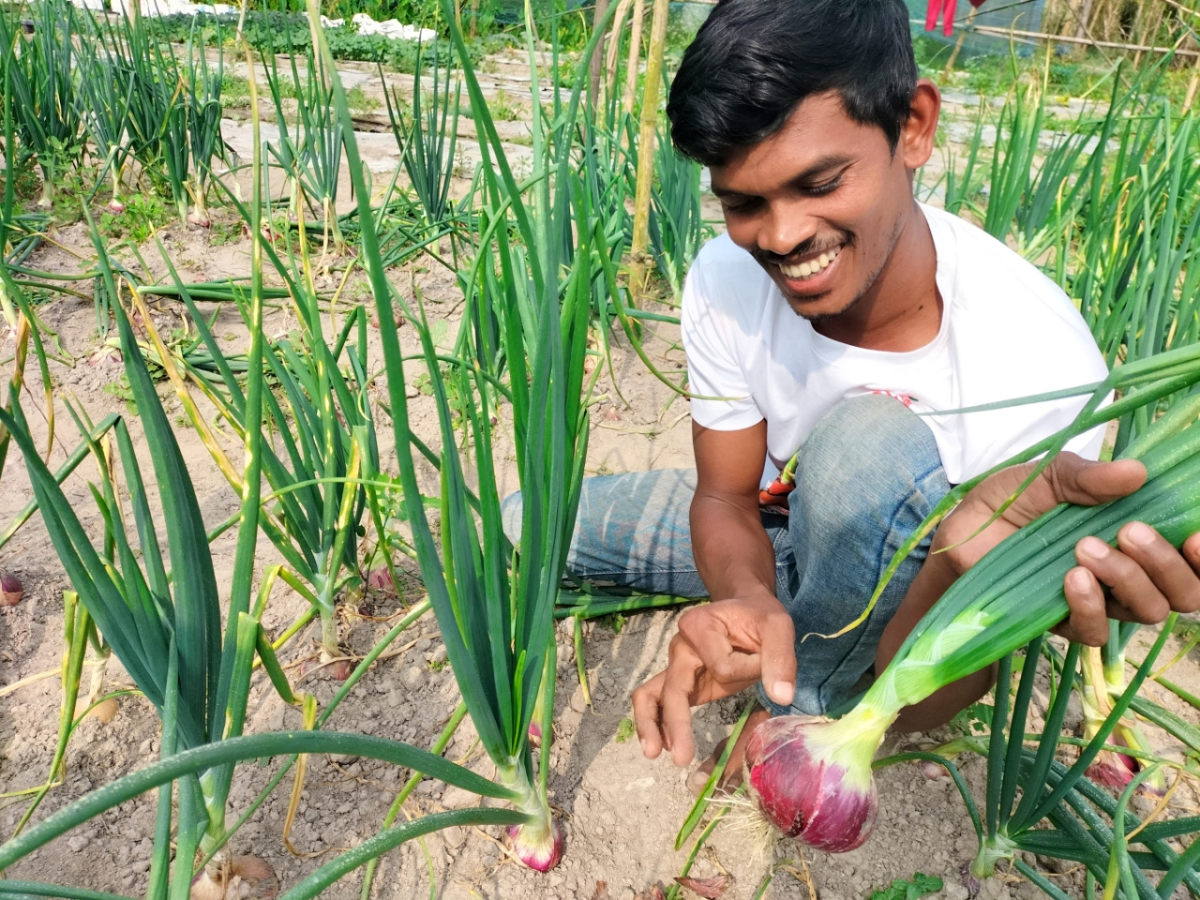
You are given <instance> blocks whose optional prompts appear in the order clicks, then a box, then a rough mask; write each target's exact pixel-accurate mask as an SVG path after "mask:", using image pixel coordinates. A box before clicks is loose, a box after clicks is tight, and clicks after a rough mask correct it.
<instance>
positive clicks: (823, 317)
mask: <svg viewBox="0 0 1200 900" xmlns="http://www.w3.org/2000/svg"><path fill="white" fill-rule="evenodd" d="M783 297H784V299H785V300H786V301H787V305H788V306H790V307H791V309H792V312H794V313H795V314H796V315H798V316H800V318H802V319H805V320H806V321H808V322H811V323H814V324H815V323H817V322H824V321H827V320H829V319H836V318H837V317H838V316H841V315H844V314H845V313H847V312H849V310H850V309H851V308H852V307H853V306H854V304H855V303H857V302H858V298H854V299H851V300H849V301H842V302H839V301H838V299H837V297H836V294H835V292H833V291H828V292H826V293H824V294H819V295H817V296H815V297H807V296H806V297H795V296H788V295H787V294H786V293H785V294H784V295H783Z"/></svg>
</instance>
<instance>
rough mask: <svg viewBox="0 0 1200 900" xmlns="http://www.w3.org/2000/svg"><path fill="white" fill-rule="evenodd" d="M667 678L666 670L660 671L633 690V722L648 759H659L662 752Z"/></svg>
mask: <svg viewBox="0 0 1200 900" xmlns="http://www.w3.org/2000/svg"><path fill="white" fill-rule="evenodd" d="M666 678H667V673H666V672H659V673H658V674H657V675H655V676H654V677H653V678H651V679H650V680H649V681H647V682H646V683H645V684H643V685H642V686H641V687H639V688H638V689H637V690H635V691H634V692H633V724H634V727H635V728H636V729H637V735H638V741H639V742H640V743H641V745H642V755H644V756H645V757H646V759H657V758H658V754H660V753H661V752H662V747H663V738H662V729H661V728H660V726H659V722H660V720H661V716H660V712H661V708H662V690H663V684H664V682H665V681H666Z"/></svg>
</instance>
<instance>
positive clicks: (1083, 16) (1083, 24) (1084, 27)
mask: <svg viewBox="0 0 1200 900" xmlns="http://www.w3.org/2000/svg"><path fill="white" fill-rule="evenodd" d="M1068 7H1069V8H1070V10H1071V12H1073V13H1074V12H1075V7H1074V6H1073V5H1071V4H1068ZM1091 17H1092V0H1083V9H1082V10H1081V11H1080V12H1078V13H1075V18H1076V20H1077V21H1078V23H1079V27H1078V28H1077V29H1076V30H1075V37H1077V38H1090V37H1091V36H1092V35H1091V32H1089V31H1088V19H1090V18H1091Z"/></svg>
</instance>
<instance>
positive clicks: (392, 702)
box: [387, 691, 404, 709]
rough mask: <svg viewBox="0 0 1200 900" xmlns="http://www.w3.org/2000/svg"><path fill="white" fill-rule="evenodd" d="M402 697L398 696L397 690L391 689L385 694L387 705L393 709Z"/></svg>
mask: <svg viewBox="0 0 1200 900" xmlns="http://www.w3.org/2000/svg"><path fill="white" fill-rule="evenodd" d="M403 699H404V698H403V697H401V696H400V692H399V691H392V692H391V693H390V694H388V696H387V705H388V706H390V707H391V708H392V709H395V708H396V707H397V706H399V705H400V703H401V701H402V700H403Z"/></svg>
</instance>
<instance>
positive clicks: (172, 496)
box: [0, 255, 262, 884]
mask: <svg viewBox="0 0 1200 900" xmlns="http://www.w3.org/2000/svg"><path fill="white" fill-rule="evenodd" d="M101 262H102V266H103V265H105V263H104V257H103V255H102V256H101ZM108 275H109V277H111V272H110V273H108ZM117 324H118V329H119V331H120V335H121V344H122V353H123V356H124V359H125V371H126V375H127V376H128V378H129V383H130V388H131V390H132V393H133V397H134V399H135V401H136V402H137V404H138V409H139V414H140V417H141V421H142V423H143V426H144V427H145V430H146V434H147V441H148V443H149V444H150V446H151V448H152V451H153V452H152V453H151V456H152V464H153V470H154V472H155V475H156V479H157V481H158V489H159V494H160V497H161V504H162V519H161V521H162V524H163V527H164V528H165V532H166V539H167V549H166V551H165V552H164V550H163V548H162V547H161V545H160V543H159V537H158V532H157V526H156V524H155V517H154V515H153V513H152V512H151V509H150V505H149V501H148V499H147V494H146V489H145V485H144V482H143V480H142V471H143V466H144V464H143V463H142V462H141V461H139V459H138V458H137V455H136V453H135V451H134V449H133V443H132V440H131V438H130V436H129V431H128V429H127V428H126V426H125V424H124V422H123V421H120V420H118V421H117V423H116V424H115V426H114V435H115V438H116V443H117V449H118V456H119V458H120V461H121V466H122V472H123V475H124V480H125V485H126V491H127V494H128V496H127V497H125V498H122V497H121V496H119V494H118V489H117V484H116V481H115V479H113V478H109V477H102V479H101V487H100V488H99V489H96V488H93V498H94V500H95V503H96V506H97V508H98V509H99V511H100V514H101V516H102V518H103V521H104V523H105V536H106V540H105V545H106V552H105V553H104V554H103V555H102V554H101V553H99V552H97V551H96V549H95V548H94V547H93V546H92V544H91V542H90V540H89V539H88V536H87V533H86V531H85V530H84V528H83V526H82V525H81V524H80V522H79V519H78V517H77V515H76V513H75V511H74V509H73V508H72V505H71V503H70V502H69V501H68V500H67V498H66V496H65V495H64V494H63V492H62V489H61V488H60V487H59V486H58V483H57V481H56V480H55V478H54V477H53V476H52V475H51V473H50V472H49V470H48V469H47V468H46V467H45V465H44V463H42V462H41V460H40V459H39V458H38V456H37V453H36V451H35V449H34V447H33V442H32V437H31V435H30V433H29V431H28V426H27V425H26V423H25V420H24V416H23V414H22V413H21V411H20V405H19V403H17V402H16V398H15V397H14V398H13V411H12V413H11V414H9V413H5V412H2V411H0V422H3V424H4V425H5V426H6V427H7V428H9V429H10V430H11V431H12V434H13V439H14V440H15V441H16V443H17V444H18V446H19V447H20V448H21V451H22V453H23V455H24V457H25V462H26V466H27V468H28V469H29V472H30V479H31V481H32V482H33V486H34V492H35V495H36V496H37V499H38V503H39V506H40V508H41V511H42V517H43V520H44V521H45V523H46V527H47V530H48V531H49V533H50V536H51V540H52V541H53V543H54V546H55V549H56V551H57V552H58V554H59V558H60V559H61V560H62V562H63V565H64V567H65V568H66V570H67V574H68V577H69V578H70V579H71V582H72V585H73V586H74V588H75V590H76V592H77V593H78V595H79V599H80V602H81V603H82V604H83V606H84V608H85V609H87V611H88V612H89V614H90V615H91V617H92V618H93V619H94V620H95V622H96V624H97V626H98V627H99V629H100V631H101V632H102V633H103V634H104V636H105V638H106V639H107V640H108V642H109V643H110V644H111V646H112V648H113V652H115V653H116V655H117V658H118V659H120V660H121V663H122V665H124V666H125V668H126V670H127V671H128V672H129V674H130V677H131V678H132V679H133V681H134V683H135V684H137V686H138V689H139V690H140V691H141V692H142V693H143V694H145V696H146V697H147V698H148V699H149V700H150V701H151V702H152V703H154V705H155V707H156V708H157V709H158V710H159V712H160V715H162V716H163V717H164V720H166V719H170V720H171V733H170V734H166V735H164V737H165V738H166V739H165V740H164V748H166V747H168V746H170V747H174V748H177V749H180V750H185V749H190V748H196V747H203V746H204V745H206V744H211V743H214V742H219V741H220V740H222V738H224V737H228V736H236V735H237V734H239V733H240V732H241V728H242V724H243V722H244V720H245V711H246V698H247V693H248V690H249V681H250V669H251V665H252V664H253V661H254V653H255V648H256V644H258V643H260V642H259V641H258V635H259V628H260V626H259V623H258V616H259V615H261V612H262V611H261V609H259V610H257V615H251V614H249V613H250V611H249V591H250V584H249V582H250V574H251V573H250V570H249V568H248V566H249V565H251V564H252V563H253V551H254V546H255V534H256V531H257V528H256V519H257V515H258V513H257V510H258V506H257V501H258V497H257V493H255V494H254V496H253V497H252V498H251V499H252V500H253V504H251V503H246V504H244V506H243V519H244V523H243V524H244V528H243V531H242V532H241V538H240V540H239V547H238V561H237V563H235V569H236V570H237V571H236V572H235V577H234V580H233V585H234V588H233V591H234V595H233V597H232V598H231V601H230V604H231V605H230V610H229V617H228V626H227V628H226V629H225V634H224V637H222V625H221V618H222V617H221V605H220V601H219V596H218V589H217V584H216V578H215V575H214V573H213V566H212V557H211V554H210V552H209V549H208V541H207V537H206V535H205V530H204V523H203V521H202V520H201V518H200V510H199V505H198V503H197V501H196V496H195V491H194V489H193V487H192V483H191V479H190V477H189V476H188V473H187V469H186V467H185V466H184V463H183V457H182V454H181V453H180V450H179V447H178V444H177V443H176V441H175V438H174V435H173V434H172V432H171V430H170V426H169V425H168V422H167V417H166V414H165V412H164V411H163V408H162V405H161V402H160V401H159V399H158V396H157V394H156V392H155V390H154V385H153V383H152V381H151V379H150V374H149V371H148V370H147V368H146V364H145V361H144V359H143V358H142V355H141V352H140V351H139V349H138V347H137V343H136V341H135V340H134V337H133V332H132V329H131V327H130V323H129V321H128V317H127V316H126V315H125V314H124V312H123V310H121V311H119V313H118V315H117ZM251 383H252V384H255V383H258V384H261V376H260V377H259V378H258V379H252V382H251ZM256 390H257V391H258V392H259V393H261V388H257V389H256ZM94 450H95V452H96V453H97V454H99V452H100V451H99V449H98V448H94ZM101 472H102V475H104V474H105V473H106V468H105V467H104V466H103V465H102V466H101ZM257 472H258V461H257V459H256V457H255V456H251V457H250V461H249V465H248V472H247V475H248V476H252V477H253V481H254V482H255V483H256V484H257V480H258V476H257ZM250 480H251V479H250V478H249V477H248V478H247V482H249V481H250ZM126 503H129V504H130V505H131V507H132V512H133V524H134V526H135V528H134V531H133V534H134V535H135V538H136V541H137V547H138V550H137V551H136V552H135V550H134V546H135V545H134V543H132V542H131V539H130V535H129V531H128V530H127V529H128V528H129V524H127V520H126V514H125V512H124V511H123V510H124V507H125V504H126ZM247 525H248V527H246V526H247ZM139 558H140V560H141V564H140V565H139V562H138V560H139ZM168 563H169V568H168ZM239 576H240V580H239ZM239 595H241V596H239ZM231 778H232V768H230V767H224V768H216V769H209V770H207V771H203V772H201V773H198V774H196V775H193V776H191V777H190V778H189V779H187V780H185V781H183V782H182V783H181V784H180V794H179V804H180V822H179V839H178V840H179V856H178V858H179V859H180V860H182V862H181V863H180V865H181V866H186V878H187V882H188V883H189V884H190V882H191V858H192V854H193V853H194V852H195V850H196V849H197V848H198V847H199V848H201V849H205V848H206V846H207V845H211V844H213V843H215V842H216V841H218V840H220V839H221V838H222V837H223V836H224V833H225V803H226V800H227V798H228V794H229V787H230V781H231ZM163 803H164V804H165V805H160V810H159V829H158V836H157V840H156V843H158V844H159V845H160V852H159V857H158V859H157V860H156V869H157V871H156V872H152V874H151V881H152V883H153V882H154V881H155V879H165V878H166V876H167V871H166V867H165V866H166V860H167V859H168V856H167V854H168V852H169V848H168V846H167V841H166V837H167V835H166V833H165V832H164V829H166V828H169V825H170V808H171V807H170V803H171V800H170V793H169V792H168V793H167V794H166V795H165V797H164V799H163ZM223 862H224V863H228V862H229V861H228V860H224V861H223ZM227 874H228V873H227V871H225V869H223V868H222V869H221V870H220V871H217V872H210V873H209V877H218V878H223V877H226V876H227Z"/></svg>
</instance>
